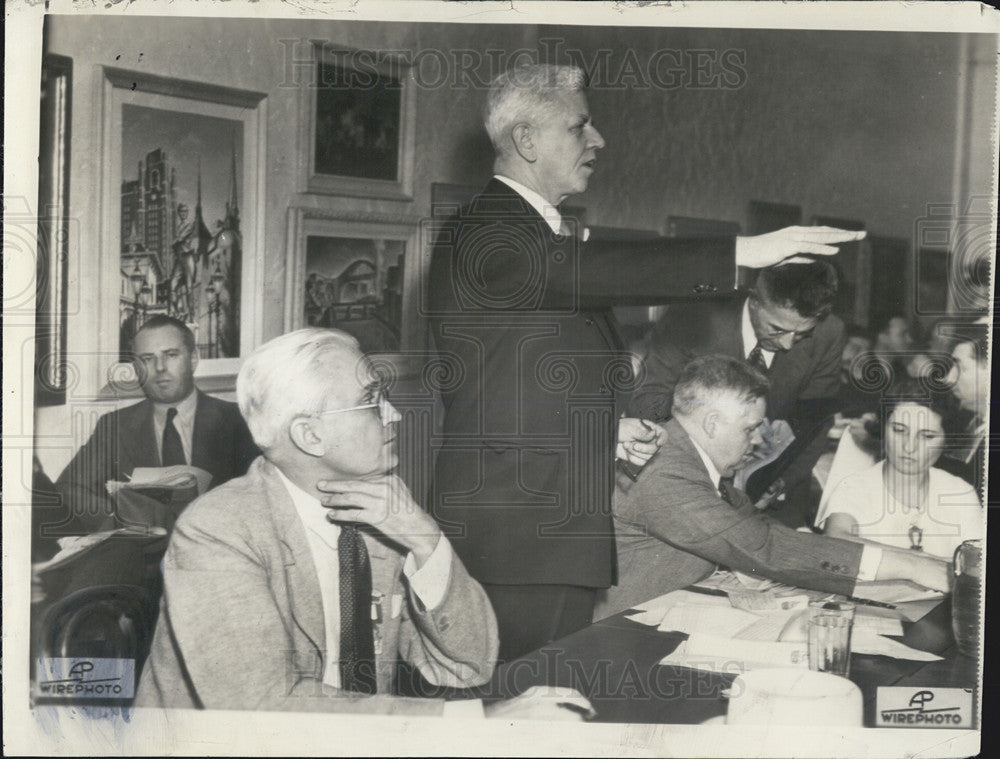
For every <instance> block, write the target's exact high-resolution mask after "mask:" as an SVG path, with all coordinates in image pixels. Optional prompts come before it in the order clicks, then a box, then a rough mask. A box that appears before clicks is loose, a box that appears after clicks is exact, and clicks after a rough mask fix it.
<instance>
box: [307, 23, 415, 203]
mask: <svg viewBox="0 0 1000 759" xmlns="http://www.w3.org/2000/svg"><path fill="white" fill-rule="evenodd" d="M312 50H313V59H314V61H315V65H314V67H313V79H312V80H311V81H308V82H306V83H303V85H304V86H302V87H301V92H302V99H301V101H300V122H301V127H300V128H301V132H300V151H301V165H302V167H303V169H304V174H303V177H302V179H303V181H302V189H303V191H305V192H311V193H320V194H326V195H346V196H351V197H366V198H386V199H391V200H412V199H413V153H414V138H415V121H414V108H415V104H416V99H415V97H416V91H415V89H414V87H413V83H412V81H411V80H412V73H411V69H410V66H409V64H408V63H407V62H406V61H405V60H404V59H403V58H402V56H400V55H398V54H392V53H387V52H376V51H370V50H347V49H341V48H336V47H333V46H331V45H330V43H328V42H313V43H312Z"/></svg>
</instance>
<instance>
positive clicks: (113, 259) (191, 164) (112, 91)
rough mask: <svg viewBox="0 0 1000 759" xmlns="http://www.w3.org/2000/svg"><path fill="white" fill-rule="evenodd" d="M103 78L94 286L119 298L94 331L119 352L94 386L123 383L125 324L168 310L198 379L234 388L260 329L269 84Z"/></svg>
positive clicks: (106, 350)
mask: <svg viewBox="0 0 1000 759" xmlns="http://www.w3.org/2000/svg"><path fill="white" fill-rule="evenodd" d="M101 81H102V89H101V94H102V101H103V102H102V104H101V113H102V119H101V127H102V134H101V142H100V144H101V165H102V166H103V175H102V183H101V192H102V196H101V209H102V212H101V219H100V221H101V229H100V250H101V256H102V266H101V282H100V285H99V286H100V291H101V292H102V293H106V294H108V296H107V297H108V299H109V300H110V297H111V296H110V294H112V293H117V294H118V295H117V300H118V304H117V309H116V308H115V307H114V306H112V305H111V303H110V302H105V305H104V306H103V307H102V320H101V330H100V338H99V339H100V343H101V350H102V355H114V354H116V353H117V354H118V356H119V360H120V362H121V363H119V364H118V365H117V366H112V367H99V371H101V372H102V373H105V374H104V375H103V376H101V377H99V378H98V385H97V386H98V387H101V386H102V385H104V389H103V391H102V392H106V391H107V389H108V387H107V385H105V383H108V384H114V385H115V386H116V387H115V388H114V390H115V392H116V393H117V394H121V392H120V391H121V389H122V386H123V385H124V386H127V385H128V380H129V376H130V371H129V370H128V369H127V368H126V367H127V366H128V364H127V358H128V341H129V339H130V337H129V336H130V334H132V333H134V331H135V329H137V328H138V326H140V325H141V323H142V321H143V320H144V319H145V318H149V316H150V315H152V314H153V313H165V314H167V315H170V316H175V317H177V318H180V319H181V320H182V321H185V322H186V323H188V324H189V326H191V327H192V330H193V331H194V332H195V334H196V339H197V341H198V346H199V355H200V358H201V361H200V362H199V364H198V370H197V372H196V375H195V376H196V378H198V379H199V380H200V381H199V386H200V387H201V388H202V389H203V390H207V391H225V390H231V389H233V387H235V376H236V372H237V371H238V369H239V357H240V356H241V355H244V354H245V353H246V352H248V351H249V350H251V349H252V348H253V347H254V346H255V345H257V344H259V342H260V340H261V335H262V331H263V329H262V314H261V308H260V305H261V304H260V303H259V302H258V294H259V292H260V284H261V279H262V272H261V271H260V266H261V258H262V257H261V255H260V246H261V245H262V244H263V241H264V224H265V218H264V217H265V213H264V181H265V178H264V166H265V161H266V134H267V99H266V96H265V95H264V94H263V93H259V92H250V91H245V90H238V89H234V88H231V87H222V86H219V85H214V84H208V83H204V82H193V81H185V80H179V79H172V78H168V77H161V76H155V75H150V74H145V73H142V72H137V71H127V70H124V69H117V68H112V67H101ZM133 161H135V162H134V163H133ZM116 311H117V314H116ZM112 377H113V378H115V379H114V380H111V379H110V378H112ZM137 391H138V388H136V392H137Z"/></svg>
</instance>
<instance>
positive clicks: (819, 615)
mask: <svg viewBox="0 0 1000 759" xmlns="http://www.w3.org/2000/svg"><path fill="white" fill-rule="evenodd" d="M853 627H854V604H852V603H849V602H847V601H810V602H809V669H811V670H814V671H816V672H828V673H830V674H832V675H840V676H841V677H847V676H848V675H850V673H851V629H852V628H853Z"/></svg>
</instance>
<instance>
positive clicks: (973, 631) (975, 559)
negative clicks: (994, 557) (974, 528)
mask: <svg viewBox="0 0 1000 759" xmlns="http://www.w3.org/2000/svg"><path fill="white" fill-rule="evenodd" d="M982 575H983V541H981V540H966V541H965V542H964V543H962V544H961V545H960V546H959V547H958V548H957V549H955V587H954V589H953V591H952V594H951V629H952V632H954V633H955V644H956V645H957V646H958V650H959V652H961V653H962V654H964V655H965V656H978V655H979V604H980V592H981V584H982Z"/></svg>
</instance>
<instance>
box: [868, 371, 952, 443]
mask: <svg viewBox="0 0 1000 759" xmlns="http://www.w3.org/2000/svg"><path fill="white" fill-rule="evenodd" d="M904 404H913V405H915V406H924V407H925V408H928V409H930V410H931V411H933V412H934V413H935V414H937V415H938V417H939V418H940V419H941V427H942V429H944V430H949V429H953V428H954V424H953V421H954V419H955V416H956V415H957V414H958V412H959V409H960V408H961V405H960V403H959V401H958V399H957V398H956V397H955V396H954V395H953V394H952V393H951V392H949V391H948V390H947V389H944V388H934V387H928V382H927V381H925V380H922V379H919V378H914V377H907V376H903V377H900V378H899V379H897V380H896V381H895V382H894V383H893V384H892V385H891V386H890V387H889V388H888V389H887V390H886V391H885V392H884V393H883V394H882V403H881V404H880V406H879V416H878V418H877V419H875V420H874V421H870V422H867V423H866V424H865V431H866V432H868V434H869V435H871V436H872V437H873V438H874V439H875V440H878V441H880V442H881V441H884V440H885V426H886V424H887V423H888V422H889V417H891V416H892V412H893V411H895V410H896V407H897V406H902V405H904ZM883 453H884V452H883Z"/></svg>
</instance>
